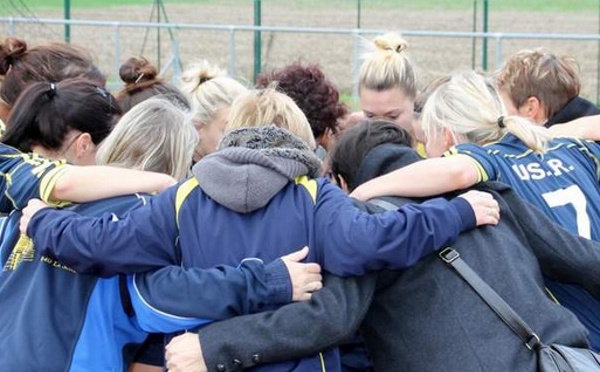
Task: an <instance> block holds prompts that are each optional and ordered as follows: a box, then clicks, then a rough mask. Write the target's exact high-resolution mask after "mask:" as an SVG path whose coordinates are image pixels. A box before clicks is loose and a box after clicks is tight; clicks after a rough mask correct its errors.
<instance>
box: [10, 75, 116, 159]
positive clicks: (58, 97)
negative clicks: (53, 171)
mask: <svg viewBox="0 0 600 372" xmlns="http://www.w3.org/2000/svg"><path fill="white" fill-rule="evenodd" d="M120 113H121V109H120V108H119V106H118V104H117V102H116V101H115V99H114V97H112V95H111V94H110V93H108V92H107V91H106V90H104V88H101V87H98V86H97V84H96V83H95V82H92V81H89V80H84V79H69V80H64V81H62V82H59V83H35V84H32V85H31V86H30V87H29V88H27V89H26V90H25V91H24V92H23V94H22V95H21V96H20V97H19V99H18V100H17V102H16V103H15V106H14V107H13V110H12V113H11V115H10V117H9V119H8V123H7V130H6V132H5V133H4V135H3V136H2V142H4V143H5V144H7V145H10V146H13V147H16V148H17V149H19V150H21V151H24V152H30V151H31V149H32V146H33V145H39V146H42V147H44V148H46V149H48V150H52V151H56V150H59V149H60V148H61V147H62V146H63V144H64V140H65V138H66V136H67V134H68V133H69V132H70V131H71V130H78V131H80V132H83V133H89V134H90V136H91V137H92V141H93V142H94V143H95V144H99V143H100V142H102V140H103V139H104V138H105V137H106V136H107V135H108V134H109V133H110V131H111V129H112V127H113V125H114V124H115V122H116V120H117V119H118V115H120Z"/></svg>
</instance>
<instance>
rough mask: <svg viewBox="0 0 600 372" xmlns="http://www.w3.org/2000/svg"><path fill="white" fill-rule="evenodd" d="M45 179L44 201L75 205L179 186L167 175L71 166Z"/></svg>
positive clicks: (101, 167)
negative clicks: (66, 202)
mask: <svg viewBox="0 0 600 372" xmlns="http://www.w3.org/2000/svg"><path fill="white" fill-rule="evenodd" d="M46 177H48V178H47V180H46V182H45V183H44V184H43V185H42V198H44V199H46V200H51V201H54V200H67V201H72V202H76V203H84V202H89V201H93V200H98V199H104V198H108V197H112V196H118V195H126V194H133V193H136V192H143V193H156V192H160V191H162V190H164V189H166V188H168V187H170V186H172V185H174V184H175V183H176V181H175V179H174V178H173V177H171V176H168V175H166V174H162V173H156V172H144V171H139V170H132V169H123V168H116V167H108V166H69V167H65V168H63V169H60V170H57V172H56V173H50V174H48V176H46Z"/></svg>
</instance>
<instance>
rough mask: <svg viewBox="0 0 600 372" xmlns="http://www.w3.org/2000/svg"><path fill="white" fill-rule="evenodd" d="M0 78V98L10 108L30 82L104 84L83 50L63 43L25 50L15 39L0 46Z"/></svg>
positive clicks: (24, 46)
mask: <svg viewBox="0 0 600 372" xmlns="http://www.w3.org/2000/svg"><path fill="white" fill-rule="evenodd" d="M0 76H1V77H2V78H3V80H2V86H1V87H0V98H2V100H3V101H4V102H5V103H6V104H7V105H8V106H10V107H12V106H13V105H14V104H15V103H16V101H17V98H18V97H19V95H20V94H21V92H23V90H25V88H26V87H27V86H28V85H29V84H31V83H35V82H51V83H55V82H58V81H62V80H65V79H72V78H85V79H87V80H90V81H93V82H94V83H95V84H96V85H97V86H104V85H105V83H106V78H105V77H104V75H103V74H102V73H101V72H100V70H99V69H98V67H96V65H94V63H93V62H92V57H91V56H90V54H89V53H88V52H87V51H86V50H84V49H82V48H78V47H76V46H73V45H71V44H66V43H51V44H47V45H40V46H37V47H34V48H31V49H27V43H25V41H23V40H21V39H18V38H14V37H11V38H7V39H6V40H5V41H4V43H3V44H2V45H0Z"/></svg>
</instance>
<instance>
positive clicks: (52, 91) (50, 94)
mask: <svg viewBox="0 0 600 372" xmlns="http://www.w3.org/2000/svg"><path fill="white" fill-rule="evenodd" d="M46 95H47V96H48V98H52V97H54V96H55V95H56V84H54V83H50V90H49V91H47V92H46Z"/></svg>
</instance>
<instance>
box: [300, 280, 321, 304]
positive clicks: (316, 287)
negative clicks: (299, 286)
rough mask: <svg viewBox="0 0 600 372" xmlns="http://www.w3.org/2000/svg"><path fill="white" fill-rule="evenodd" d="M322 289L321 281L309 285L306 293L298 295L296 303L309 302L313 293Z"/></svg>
mask: <svg viewBox="0 0 600 372" xmlns="http://www.w3.org/2000/svg"><path fill="white" fill-rule="evenodd" d="M322 288H323V283H322V282H320V281H318V282H313V283H309V284H307V285H306V286H305V288H304V291H302V292H301V293H300V294H298V296H297V299H296V300H295V301H308V300H310V299H311V298H312V295H313V293H315V292H318V291H320V290H321V289H322Z"/></svg>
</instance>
